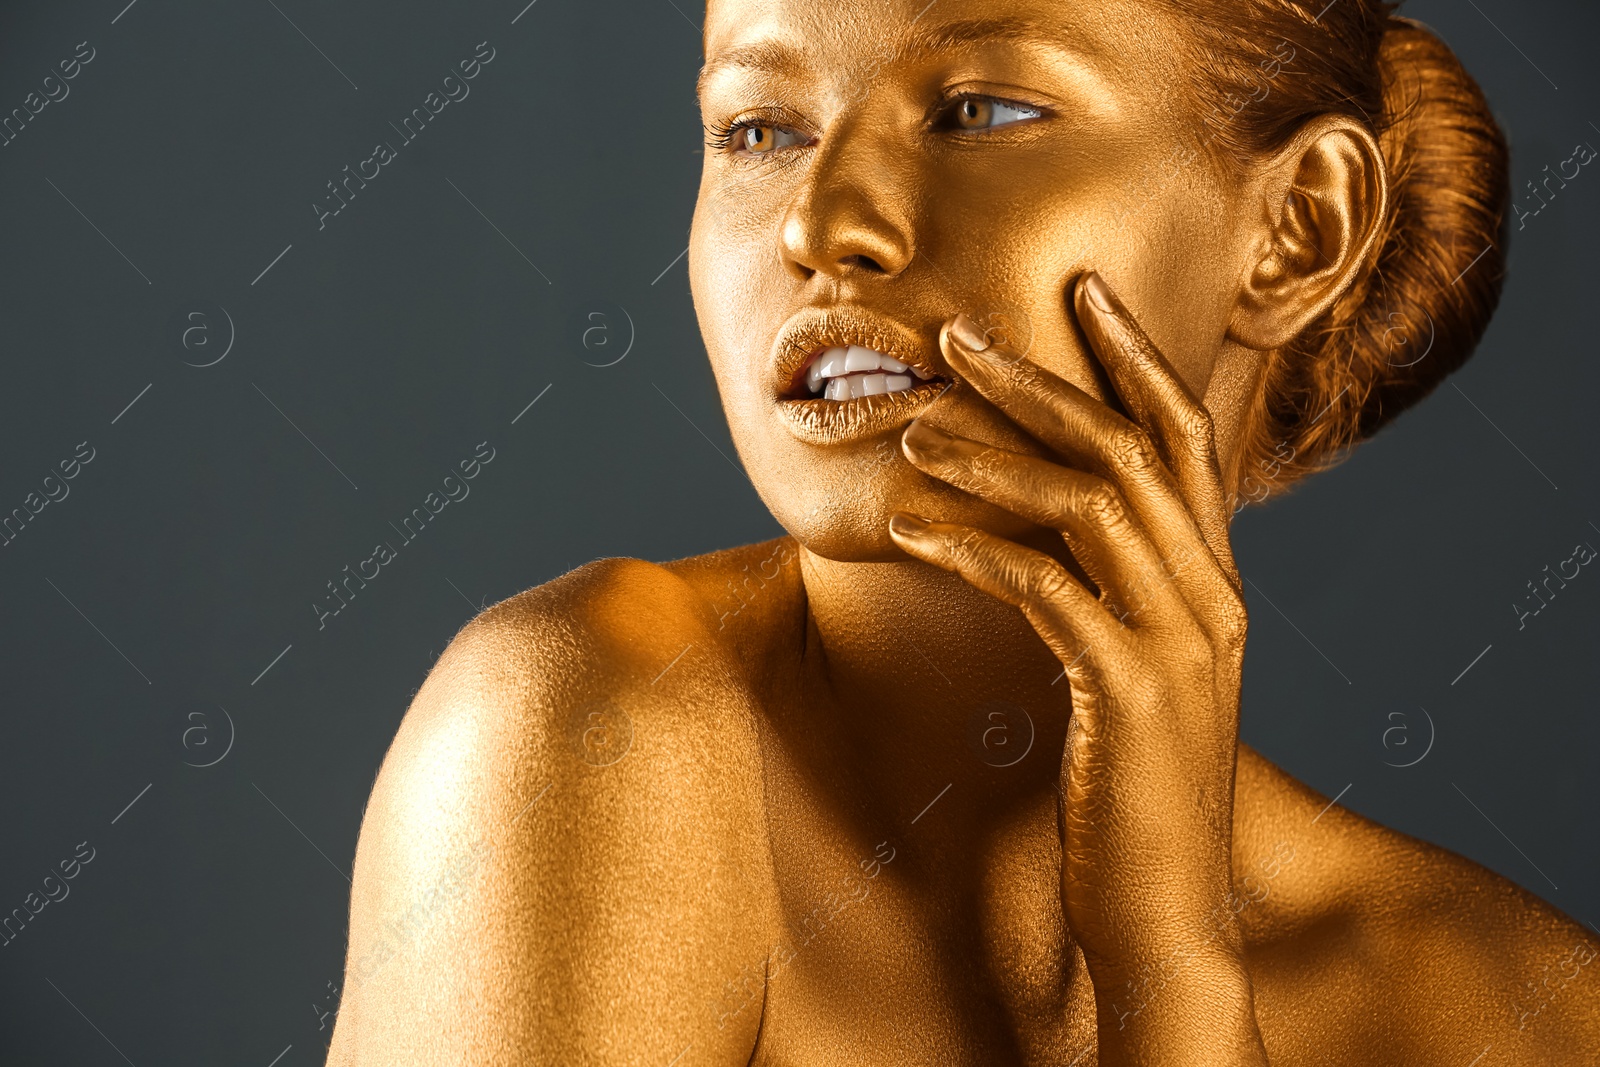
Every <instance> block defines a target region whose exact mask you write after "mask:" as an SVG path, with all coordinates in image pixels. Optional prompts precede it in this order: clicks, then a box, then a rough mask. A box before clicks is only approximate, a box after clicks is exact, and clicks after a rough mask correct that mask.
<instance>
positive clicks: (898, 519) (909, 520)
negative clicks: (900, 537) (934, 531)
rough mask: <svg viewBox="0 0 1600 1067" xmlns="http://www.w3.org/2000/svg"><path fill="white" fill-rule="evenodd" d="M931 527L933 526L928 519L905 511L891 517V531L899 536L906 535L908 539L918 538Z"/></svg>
mask: <svg viewBox="0 0 1600 1067" xmlns="http://www.w3.org/2000/svg"><path fill="white" fill-rule="evenodd" d="M931 525H933V524H932V523H930V522H929V521H928V520H927V519H924V518H922V517H921V516H918V515H912V514H910V513H909V512H905V511H897V512H895V513H894V514H893V515H890V516H889V529H891V530H893V531H894V532H895V533H897V534H905V535H906V536H907V537H916V536H917V535H919V534H921V533H922V531H924V530H926V529H927V528H928V527H929V526H931Z"/></svg>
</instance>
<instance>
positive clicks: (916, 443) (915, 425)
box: [900, 419, 951, 454]
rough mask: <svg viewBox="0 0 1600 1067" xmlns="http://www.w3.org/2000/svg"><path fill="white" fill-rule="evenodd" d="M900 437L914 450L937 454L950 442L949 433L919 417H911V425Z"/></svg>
mask: <svg viewBox="0 0 1600 1067" xmlns="http://www.w3.org/2000/svg"><path fill="white" fill-rule="evenodd" d="M900 439H901V440H902V441H904V442H905V443H906V444H907V445H910V446H911V449H912V450H913V451H915V452H926V453H929V454H937V453H939V452H941V451H943V450H944V447H945V446H946V445H948V444H949V443H950V440H951V438H950V435H949V434H947V433H945V432H944V431H943V430H937V429H935V428H933V427H932V426H929V425H928V424H927V423H925V422H923V421H922V420H921V419H912V420H911V425H909V426H907V427H906V428H905V432H904V433H902V434H901V435H900Z"/></svg>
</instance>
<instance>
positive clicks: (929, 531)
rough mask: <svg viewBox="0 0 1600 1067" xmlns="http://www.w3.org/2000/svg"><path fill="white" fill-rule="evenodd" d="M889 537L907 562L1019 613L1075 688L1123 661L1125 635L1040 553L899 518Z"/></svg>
mask: <svg viewBox="0 0 1600 1067" xmlns="http://www.w3.org/2000/svg"><path fill="white" fill-rule="evenodd" d="M889 536H891V537H893V538H894V541H895V543H896V544H897V545H899V546H900V547H901V548H903V549H904V550H905V551H906V552H907V553H908V554H909V555H911V556H914V557H916V558H917V559H920V560H922V561H923V562H925V563H931V564H933V565H934V566H935V567H941V568H943V569H944V570H947V571H951V572H953V573H955V574H958V575H960V576H961V577H962V578H963V579H965V580H966V581H967V582H969V583H971V584H972V585H973V586H974V587H976V588H978V589H981V590H982V591H983V592H985V593H988V594H989V595H990V596H992V597H994V598H995V599H997V600H1001V601H1003V602H1005V603H1007V604H1010V605H1011V606H1012V607H1015V608H1017V609H1018V610H1020V611H1021V612H1022V613H1023V615H1025V616H1026V617H1027V619H1028V622H1029V623H1030V624H1032V626H1033V628H1034V630H1035V631H1037V632H1038V634H1039V636H1040V637H1041V638H1042V639H1043V640H1044V643H1045V644H1046V645H1047V646H1049V648H1050V651H1051V652H1053V653H1055V655H1056V657H1057V658H1058V659H1060V660H1061V662H1062V664H1063V665H1065V666H1066V668H1067V677H1068V679H1069V681H1071V682H1073V683H1075V684H1077V685H1079V686H1080V687H1084V686H1088V685H1090V684H1091V682H1092V679H1093V676H1094V674H1095V673H1096V664H1097V662H1099V661H1103V662H1107V663H1110V662H1116V661H1117V660H1118V659H1120V658H1122V656H1121V652H1122V651H1123V649H1124V646H1125V644H1126V642H1127V639H1128V635H1129V632H1128V630H1127V629H1125V628H1124V627H1123V626H1122V624H1120V623H1119V622H1117V620H1116V619H1114V618H1112V617H1111V615H1110V613H1108V612H1107V611H1106V609H1105V608H1104V607H1103V606H1102V605H1101V604H1100V602H1099V601H1098V600H1096V599H1095V597H1094V594H1093V593H1090V592H1089V590H1087V589H1085V588H1084V587H1083V585H1082V584H1081V583H1080V582H1079V581H1078V580H1077V579H1076V578H1074V577H1073V576H1072V575H1071V574H1069V573H1067V569H1066V568H1065V567H1063V566H1062V565H1061V564H1059V563H1057V562H1056V561H1055V560H1053V559H1051V558H1050V557H1049V556H1047V555H1045V554H1044V553H1043V552H1036V551H1034V550H1033V549H1031V548H1024V547H1023V546H1021V545H1018V544H1015V543H1013V542H1011V541H1007V540H1005V539H1004V538H1001V537H996V536H994V535H993V534H990V533H985V532H984V531H982V530H976V529H973V528H972V527H970V526H962V525H959V524H957V523H951V522H930V521H929V520H927V519H924V518H920V517H918V516H915V515H908V514H906V513H905V512H903V511H897V512H895V513H894V515H892V516H891V517H890V519H889ZM1097 650H1099V652H1100V654H1099V655H1097V654H1096V651H1097Z"/></svg>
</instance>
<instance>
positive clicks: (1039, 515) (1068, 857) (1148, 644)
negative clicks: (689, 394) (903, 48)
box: [889, 273, 1265, 1065]
mask: <svg viewBox="0 0 1600 1067" xmlns="http://www.w3.org/2000/svg"><path fill="white" fill-rule="evenodd" d="M1074 307H1075V309H1076V313H1077V318H1078V322H1079V324H1080V325H1081V327H1082V329H1083V332H1084V334H1085V335H1086V336H1087V337H1088V339H1089V342H1090V345H1091V346H1092V348H1093V351H1094V353H1095V356H1096V358H1097V359H1098V360H1099V361H1100V363H1101V364H1102V365H1103V366H1104V367H1105V369H1106V372H1107V374H1108V375H1109V377H1110V380H1111V382H1112V384H1113V386H1114V388H1115V389H1116V392H1117V395H1118V396H1119V397H1120V398H1121V400H1122V402H1123V404H1124V405H1125V407H1126V409H1127V410H1128V411H1129V412H1131V413H1132V414H1133V417H1134V418H1135V419H1137V420H1138V423H1137V424H1136V423H1135V422H1132V421H1130V420H1129V419H1127V418H1125V417H1123V416H1122V415H1120V414H1118V413H1117V412H1115V411H1113V410H1112V409H1111V408H1110V407H1109V406H1108V405H1106V404H1105V403H1102V402H1101V401H1099V400H1096V399H1094V398H1093V397H1091V396H1090V395H1089V394H1087V393H1086V392H1084V391H1083V390H1082V389H1079V388H1078V387H1077V386H1075V385H1072V384H1071V383H1069V382H1067V381H1065V380H1063V379H1062V378H1059V377H1057V376H1056V375H1053V374H1051V373H1049V372H1048V371H1045V370H1044V369H1043V368H1041V367H1039V366H1038V365H1037V364H1035V363H1032V362H1028V361H1024V360H1022V359H1021V358H1020V357H1019V356H1018V355H1017V353H1015V352H1014V351H1013V350H1012V349H1011V348H1010V347H1009V346H1007V345H1005V344H1001V343H995V344H990V343H988V340H987V338H985V337H984V336H983V334H982V333H981V332H980V331H978V330H977V329H976V327H974V326H973V324H972V323H971V322H970V320H966V319H965V317H964V316H958V317H957V318H956V319H955V320H953V321H952V322H951V323H950V324H949V326H948V327H947V329H946V330H945V331H944V334H943V336H942V337H941V342H942V347H943V349H944V352H945V355H946V358H947V359H948V360H949V362H950V365H951V366H952V367H954V368H955V369H956V371H957V372H958V373H960V374H961V375H962V376H963V377H964V378H965V379H966V381H967V382H968V383H969V384H970V385H971V386H972V387H973V388H974V389H976V390H977V391H978V392H979V393H980V394H982V395H983V396H984V398H985V399H987V400H988V401H989V402H990V403H992V404H994V405H995V406H996V407H997V408H999V409H1000V410H1001V411H1002V412H1004V413H1005V414H1006V415H1007V416H1009V417H1010V418H1011V419H1012V420H1013V421H1014V422H1016V423H1017V425H1018V426H1020V427H1021V428H1022V429H1024V430H1025V431H1027V432H1028V433H1030V434H1032V435H1033V436H1034V437H1036V438H1037V439H1038V440H1039V441H1041V442H1042V443H1043V444H1044V445H1046V446H1047V447H1048V448H1049V449H1050V450H1052V451H1053V452H1054V453H1056V454H1058V455H1059V456H1060V457H1061V459H1062V460H1063V462H1064V464H1065V465H1062V464H1057V463H1053V462H1050V461H1049V460H1045V459H1039V458H1036V457H1033V456H1025V455H1021V454H1019V453H1016V452H1011V451H1009V450H1007V449H1003V448H997V447H994V446H991V445H985V444H980V443H978V442H976V441H971V440H967V439H964V438H957V437H951V436H949V435H947V434H944V433H943V432H941V431H939V430H936V429H934V428H933V427H930V426H927V425H924V424H923V423H921V421H920V420H918V421H914V422H913V423H912V424H911V425H910V426H908V427H907V428H906V431H905V434H904V436H903V448H904V450H905V453H906V455H907V457H908V458H909V459H910V460H911V462H912V463H914V464H915V465H916V466H917V467H918V468H920V469H921V470H923V471H924V472H926V473H927V474H929V475H932V476H933V477H936V478H940V479H942V480H944V481H946V482H949V483H950V484H951V485H954V486H956V487H957V488H959V489H962V490H964V491H966V492H968V493H971V494H973V495H974V496H978V497H981V498H983V499H984V500H987V501H989V502H991V503H993V504H996V505H998V506H1000V507H1002V508H1005V509H1006V510H1007V511H1011V512H1014V513H1015V514H1017V515H1019V516H1022V517H1023V518H1025V519H1028V520H1030V521H1032V522H1035V523H1038V524H1040V525H1041V526H1045V527H1048V528H1050V529H1053V530H1057V531H1059V532H1060V534H1061V536H1062V537H1063V538H1064V539H1065V542H1066V546H1067V548H1068V549H1069V550H1070V551H1071V553H1072V556H1073V558H1074V559H1075V560H1076V561H1077V562H1078V563H1079V565H1080V566H1081V567H1082V568H1083V572H1084V573H1085V574H1087V575H1088V577H1089V579H1090V580H1091V581H1092V582H1093V585H1094V587H1095V588H1094V589H1090V588H1089V587H1087V586H1086V585H1085V584H1084V583H1083V582H1082V581H1080V580H1079V579H1078V578H1076V577H1074V575H1073V574H1072V573H1071V572H1070V571H1069V570H1068V569H1067V567H1065V566H1063V565H1062V564H1061V563H1059V562H1058V561H1057V560H1055V559H1054V558H1052V557H1051V556H1049V555H1046V554H1045V553H1043V552H1039V551H1036V550H1034V549H1031V548H1026V547H1023V546H1021V545H1018V544H1016V543H1014V542H1011V541H1008V540H1005V539H1003V538H1000V537H997V536H994V535H993V534H990V533H987V532H985V531H983V530H978V529H974V528H972V527H969V526H963V525H959V524H956V523H946V522H930V521H928V520H927V519H924V518H920V517H917V516H911V515H907V514H905V513H903V512H899V513H896V514H895V515H894V516H893V517H892V518H891V519H890V523H889V530H890V533H891V536H893V538H894V539H895V541H896V543H897V544H899V545H900V546H901V547H902V548H903V549H904V550H905V551H906V552H907V553H909V554H910V555H912V556H914V557H916V558H918V559H921V560H924V561H926V562H928V563H931V564H933V565H935V566H938V567H943V568H945V569H947V570H950V571H954V572H955V573H957V574H959V575H960V576H961V577H963V578H964V579H966V580H967V581H968V582H970V583H971V584H973V585H974V586H976V587H977V588H979V589H981V590H983V591H984V592H986V593H989V594H990V595H992V596H995V597H997V598H999V599H1000V600H1003V601H1005V602H1006V603H1008V604H1012V605H1014V606H1015V607H1017V608H1019V609H1020V610H1021V611H1022V612H1023V614H1024V615H1025V616H1026V617H1027V619H1028V621H1029V622H1030V623H1031V624H1032V625H1033V627H1034V629H1035V630H1036V631H1037V632H1038V634H1039V636H1040V637H1041V638H1043V639H1044V641H1045V643H1046V644H1047V645H1048V646H1049V648H1050V649H1051V651H1052V652H1054V653H1055V655H1056V656H1057V657H1058V658H1059V659H1060V660H1061V663H1062V665H1063V666H1064V667H1065V669H1066V676H1067V680H1068V682H1069V683H1070V686H1071V701H1072V709H1071V719H1070V721H1069V727H1068V735H1067V745H1066V751H1065V753H1064V755H1063V759H1062V765H1061V795H1060V796H1061V820H1060V825H1061V830H1062V860H1063V862H1062V900H1063V905H1064V909H1065V913H1066V920H1067V924H1068V926H1069V928H1070V929H1071V931H1072V934H1073V937H1074V938H1075V939H1076V941H1077V942H1078V945H1079V946H1080V948H1081V949H1082V950H1083V953H1084V957H1085V960H1086V961H1087V963H1088V966H1089V973H1090V977H1091V979H1092V980H1093V982H1094V986H1095V992H1096V1001H1097V1005H1098V1009H1097V1010H1098V1012H1099V1026H1098V1029H1099V1033H1100V1053H1099V1055H1100V1063H1101V1064H1103V1065H1109V1064H1112V1063H1133V1062H1143V1063H1162V1064H1165V1063H1179V1062H1181V1063H1186V1064H1189V1063H1194V1064H1198V1063H1205V1062H1208V1061H1209V1060H1210V1059H1211V1058H1212V1057H1215V1056H1218V1055H1219V1054H1222V1055H1223V1057H1224V1058H1219V1059H1217V1060H1216V1062H1229V1063H1239V1062H1260V1063H1264V1062H1265V1054H1264V1052H1263V1051H1262V1050H1261V1044H1260V1037H1259V1034H1258V1032H1257V1029H1256V1024H1255V1019H1254V1013H1253V1009H1252V1007H1251V998H1250V993H1249V981H1248V978H1247V977H1246V975H1245V971H1244V967H1243V962H1242V953H1243V948H1242V940H1241V937H1240V934H1239V930H1238V927H1237V924H1236V923H1235V921H1234V909H1233V908H1231V907H1230V906H1229V904H1230V902H1231V901H1232V899H1233V898H1232V894H1231V887H1232V873H1231V872H1232V863H1231V859H1232V856H1231V852H1232V818H1233V780H1234V760H1235V756H1236V750H1237V744H1238V716H1239V682H1240V667H1241V664H1242V661H1243V658H1244V641H1245V628H1246V617H1245V607H1244V601H1243V598H1242V596H1241V595H1240V588H1239V575H1238V571H1237V569H1236V568H1235V566H1234V562H1233V554H1232V551H1231V549H1230V547H1229V544H1228V520H1229V514H1228V509H1227V505H1226V503H1225V497H1224V492H1223V487H1222V479H1221V474H1220V472H1219V468H1218V463H1217V456H1216V446H1215V442H1214V440H1213V435H1212V428H1211V419H1210V416H1209V415H1208V413H1207V412H1206V410H1205V408H1204V407H1203V406H1202V405H1201V404H1200V403H1199V402H1198V401H1197V400H1195V398H1194V397H1193V396H1192V395H1191V394H1190V393H1189V391H1188V389H1187V388H1186V387H1185V386H1184V384H1183V383H1182V381H1181V380H1180V379H1179V378H1178V377H1177V376H1176V374H1174V373H1173V370H1172V368H1171V366H1170V365H1169V364H1168V363H1167V361H1166V359H1165V358H1163V357H1162V355H1161V353H1160V352H1158V351H1157V350H1156V348H1155V346H1154V345H1152V344H1151V342H1150V340H1149V338H1147V337H1146V336H1145V334H1144V332H1143V331H1142V330H1141V329H1140V328H1139V326H1138V324H1137V323H1135V322H1134V321H1133V319H1132V317H1131V316H1130V315H1129V314H1128V312H1127V310H1126V309H1125V308H1123V307H1122V305H1121V304H1120V302H1118V301H1117V300H1116V298H1115V297H1114V296H1113V295H1112V294H1111V292H1110V290H1109V288H1108V287H1107V286H1106V285H1105V283H1104V282H1103V281H1102V280H1101V279H1100V277H1099V276H1098V275H1097V274H1092V273H1091V274H1088V275H1086V276H1085V277H1084V278H1082V279H1080V281H1079V284H1078V285H1077V288H1076V292H1075V294H1074ZM1241 1054H1242V1055H1241Z"/></svg>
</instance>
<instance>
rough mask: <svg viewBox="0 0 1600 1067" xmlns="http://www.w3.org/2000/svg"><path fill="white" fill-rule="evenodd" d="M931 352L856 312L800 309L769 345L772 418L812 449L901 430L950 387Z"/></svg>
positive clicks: (921, 341)
mask: <svg viewBox="0 0 1600 1067" xmlns="http://www.w3.org/2000/svg"><path fill="white" fill-rule="evenodd" d="M937 352H938V346H937V344H936V343H935V344H931V345H930V344H929V343H928V341H927V339H925V338H923V337H921V336H919V334H918V333H916V332H914V331H912V330H909V329H907V328H905V327H903V326H900V325H898V324H897V323H895V322H893V321H892V320H889V319H886V318H883V317H882V316H879V315H874V314H871V313H868V312H866V311H864V310H862V309H857V308H848V307H834V308H828V309H805V310H804V311H802V312H800V313H799V314H797V315H796V316H795V317H794V318H793V319H791V320H790V321H789V323H788V324H786V325H785V327H784V329H783V330H782V331H780V333H779V335H778V337H777V338H776V340H775V343H774V357H773V358H774V363H775V364H776V368H775V369H776V370H777V372H778V376H777V381H778V383H780V384H779V387H778V390H777V394H778V395H777V397H776V399H777V400H778V404H777V414H778V415H779V417H780V418H781V419H782V420H783V422H784V423H785V424H786V425H787V426H788V428H789V430H790V432H792V433H793V434H794V435H795V436H796V437H798V438H800V439H801V440H803V441H807V442H810V443H812V444H838V443H842V442H844V441H847V440H855V439H860V438H864V437H870V436H875V435H878V434H881V433H884V432H892V431H893V430H895V429H896V428H899V427H904V426H905V424H906V423H908V422H910V421H911V420H912V419H914V418H916V417H917V416H918V415H920V414H922V413H923V412H924V411H926V410H927V409H928V407H929V406H930V405H931V404H933V403H934V401H936V400H938V399H939V398H940V397H941V396H942V395H943V394H944V393H945V392H946V391H948V390H949V389H950V388H951V387H952V386H954V385H955V384H956V383H955V381H954V380H953V379H952V378H950V377H948V376H946V375H945V374H943V373H941V371H942V370H943V368H942V365H941V364H940V363H937V362H935V360H936V359H937Z"/></svg>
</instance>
